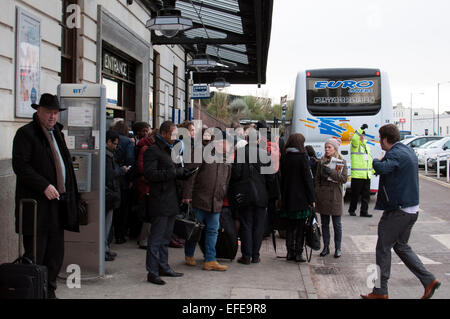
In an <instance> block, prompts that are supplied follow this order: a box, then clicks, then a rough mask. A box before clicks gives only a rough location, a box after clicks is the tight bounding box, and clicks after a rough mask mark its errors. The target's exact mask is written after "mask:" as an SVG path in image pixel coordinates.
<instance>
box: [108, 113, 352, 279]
mask: <svg viewBox="0 0 450 319" xmlns="http://www.w3.org/2000/svg"><path fill="white" fill-rule="evenodd" d="M180 127H182V128H184V129H186V130H187V131H188V132H189V135H190V138H191V141H190V142H191V143H184V142H183V136H180V135H179V134H178V129H179V128H180ZM233 129H234V131H233V132H234V136H232V137H231V138H230V136H229V134H228V133H226V132H225V131H223V130H221V129H219V128H208V127H206V126H203V127H202V131H201V138H202V143H201V147H202V148H204V147H206V146H207V145H208V144H210V143H214V152H216V153H217V154H214V155H215V156H219V157H222V159H223V161H213V162H212V163H211V162H210V161H205V160H204V159H202V160H201V161H195V160H194V145H195V143H194V138H195V136H196V127H195V125H194V123H193V122H190V121H185V122H184V123H182V124H180V125H178V126H177V125H175V124H173V123H172V122H170V121H166V122H164V123H163V124H162V125H161V127H160V128H159V129H153V130H152V128H151V127H150V126H149V125H148V124H147V123H144V122H138V123H135V124H134V125H133V127H132V132H133V133H134V134H131V135H130V130H129V128H128V127H127V125H126V124H125V123H124V121H119V122H117V123H115V124H114V125H113V126H112V127H111V128H110V130H109V131H108V133H107V143H106V145H107V174H106V175H107V178H106V181H107V185H106V197H107V198H106V203H107V214H106V216H107V217H106V221H107V222H106V234H107V240H106V250H105V251H106V255H105V260H106V261H112V260H114V258H115V257H116V256H117V254H116V253H114V252H112V251H111V250H110V249H109V245H110V244H111V242H112V240H113V238H115V243H116V244H122V243H124V242H126V240H127V238H130V239H136V241H137V245H138V247H139V248H143V249H146V250H147V263H146V265H147V266H146V267H147V271H148V281H150V282H153V283H156V284H164V281H163V280H162V279H161V278H160V277H161V276H164V275H165V276H181V275H182V274H181V273H177V272H175V271H173V270H172V269H171V268H170V266H169V264H168V247H177V248H181V247H184V250H185V261H186V264H187V265H190V266H195V265H196V261H195V258H194V253H195V249H196V245H197V242H195V241H194V242H193V241H189V240H188V241H185V240H184V239H181V238H178V237H177V235H175V234H174V233H173V228H174V222H175V218H176V216H177V214H179V213H180V209H183V208H185V207H187V206H188V205H190V206H191V207H192V210H193V212H194V215H195V217H196V219H197V220H198V221H200V222H202V223H203V224H205V236H204V237H205V252H204V255H205V259H204V264H203V269H205V270H216V271H225V270H227V266H225V265H221V264H219V263H218V261H217V260H216V251H215V246H216V242H217V237H218V230H219V217H220V213H221V212H222V211H223V210H229V211H231V214H232V216H233V219H234V225H235V228H236V232H237V233H238V236H239V239H240V243H241V253H242V256H241V257H240V258H238V260H237V261H238V262H239V263H242V264H245V265H250V264H252V263H259V262H260V260H261V259H260V248H261V244H262V241H263V239H264V236H267V225H269V228H273V226H274V223H275V220H280V219H282V220H288V221H289V222H287V223H285V224H286V230H285V234H286V235H285V237H286V248H287V260H289V261H291V260H292V261H297V262H305V261H306V259H305V258H304V256H303V255H304V254H303V246H304V231H305V222H306V220H307V218H308V217H309V216H310V214H311V212H312V211H313V210H316V211H317V212H318V213H319V214H320V215H321V222H322V230H323V241H324V249H323V251H322V252H321V254H320V256H325V255H327V254H329V245H330V230H329V223H330V219H332V222H333V227H334V243H335V254H334V257H336V258H338V257H340V256H341V238H342V226H341V221H340V216H341V215H342V214H343V184H344V183H345V182H346V181H347V165H346V164H344V165H343V167H344V169H343V171H341V172H337V171H335V170H331V169H330V168H329V167H328V166H329V163H330V160H331V158H332V157H337V158H339V159H341V160H343V161H344V163H345V160H344V159H343V158H342V156H341V155H340V154H339V152H338V149H339V146H340V141H339V140H337V139H329V140H328V141H326V143H325V154H324V156H323V157H322V158H319V159H318V158H317V157H316V156H315V152H314V149H312V147H310V146H307V147H305V138H304V136H303V135H302V134H292V135H290V136H289V138H288V139H287V141H286V142H285V141H284V139H283V138H279V137H274V138H271V136H270V128H268V127H267V124H266V123H265V121H259V122H258V123H257V124H249V125H245V126H241V125H239V124H234V125H233ZM261 129H265V132H264V134H260V132H261ZM214 130H215V131H214ZM217 132H219V134H216V133H217ZM251 134H255V135H254V136H256V138H255V139H251V138H249V135H251ZM230 140H232V141H234V143H229V142H230ZM185 141H186V140H185ZM186 142H187V141H186ZM177 143H182V144H183V146H182V147H181V150H182V151H181V152H180V156H181V157H183V158H184V160H183V161H182V162H183V164H180V163H178V164H176V163H174V161H173V160H172V157H171V152H172V150H173V149H174V148H175V145H176V144H177ZM185 144H186V145H190V147H191V152H190V153H189V152H184V153H183V149H184V147H185ZM261 150H263V152H264V154H266V155H267V156H269V157H271V161H272V162H275V163H276V164H275V166H274V170H273V171H272V172H270V173H262V168H263V167H264V166H268V165H269V164H267V163H266V164H264V163H263V161H262V159H261V158H260V156H259V155H257V156H256V160H251V157H252V155H251V154H261V153H260V152H261ZM186 153H187V155H186ZM238 153H241V154H243V157H242V159H243V160H241V161H238V160H237V156H238ZM202 154H203V153H202ZM186 156H191V158H190V159H189V160H187V159H186ZM184 162H186V164H184ZM272 164H273V163H272ZM242 183H244V185H251V187H250V188H252V189H253V192H250V191H249V193H248V194H246V195H247V197H248V198H246V199H245V200H244V199H243V198H242V201H245V202H246V204H245V205H244V204H243V203H240V202H239V197H237V199H236V198H235V197H233V196H231V195H230V194H231V193H232V192H233V189H234V188H238V187H239V185H242ZM245 183H247V184H245ZM245 187H247V186H245ZM247 188H248V187H247ZM244 195H245V194H244ZM148 215H150V216H151V217H150V220H149V219H148V218H145V216H148ZM330 216H331V217H330ZM111 220H112V221H111ZM148 221H150V222H148Z"/></svg>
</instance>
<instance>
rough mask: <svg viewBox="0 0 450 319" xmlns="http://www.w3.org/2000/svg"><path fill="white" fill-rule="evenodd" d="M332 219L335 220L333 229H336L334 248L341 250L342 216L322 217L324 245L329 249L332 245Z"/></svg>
mask: <svg viewBox="0 0 450 319" xmlns="http://www.w3.org/2000/svg"><path fill="white" fill-rule="evenodd" d="M330 218H331V219H332V220H333V229H334V248H335V249H341V242H342V223H341V216H329V215H322V214H321V215H320V220H321V222H322V236H323V245H324V246H325V247H328V246H329V245H330V237H331V236H330Z"/></svg>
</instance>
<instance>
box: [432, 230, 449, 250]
mask: <svg viewBox="0 0 450 319" xmlns="http://www.w3.org/2000/svg"><path fill="white" fill-rule="evenodd" d="M431 237H433V238H434V239H436V240H437V241H438V242H440V243H441V244H442V245H444V246H445V247H447V248H448V249H450V234H440V235H431Z"/></svg>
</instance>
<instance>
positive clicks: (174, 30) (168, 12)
mask: <svg viewBox="0 0 450 319" xmlns="http://www.w3.org/2000/svg"><path fill="white" fill-rule="evenodd" d="M145 26H146V27H147V29H150V30H154V31H155V33H156V34H157V35H163V36H165V37H168V38H172V37H174V36H176V35H177V34H178V32H179V31H183V30H187V29H190V28H192V26H193V23H192V20H191V19H189V18H183V17H182V16H181V11H180V10H178V9H175V8H163V9H161V10H159V11H158V14H157V16H156V17H154V18H151V19H150V20H148V21H147V24H146V25H145Z"/></svg>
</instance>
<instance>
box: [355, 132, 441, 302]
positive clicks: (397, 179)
mask: <svg viewBox="0 0 450 319" xmlns="http://www.w3.org/2000/svg"><path fill="white" fill-rule="evenodd" d="M379 133H380V144H381V148H382V149H383V150H384V151H386V154H385V155H384V157H383V158H382V159H374V160H373V168H374V170H375V172H376V174H378V175H380V183H379V186H378V197H377V202H376V204H375V209H377V210H383V211H384V212H383V216H382V217H381V219H380V222H379V224H378V241H377V248H376V262H377V265H378V267H379V279H380V281H379V283H380V284H379V285H378V286H377V285H376V286H375V287H374V288H373V291H372V293H370V294H368V295H361V297H362V298H363V299H387V298H388V287H387V283H388V280H389V276H390V272H391V248H394V251H395V253H396V254H397V255H398V256H399V257H400V259H401V260H402V261H403V263H404V264H405V265H406V267H408V269H409V270H410V271H411V272H412V273H413V274H414V275H415V276H416V277H417V278H419V280H420V282H421V283H422V285H423V286H424V288H425V293H424V295H423V297H422V299H429V298H431V296H432V295H433V293H434V291H435V290H436V289H437V288H439V286H440V285H441V283H440V282H439V281H438V280H437V279H436V278H435V277H434V275H433V274H432V273H430V272H429V271H427V270H426V269H425V267H424V265H423V263H422V262H421V261H420V259H419V258H418V257H417V255H416V254H415V253H414V251H413V250H412V249H411V247H410V246H409V245H408V240H409V236H410V235H411V231H412V228H413V226H414V223H415V222H416V221H417V218H418V216H419V172H418V167H419V166H418V162H417V157H416V155H415V154H414V151H413V150H412V149H411V148H410V147H408V146H406V145H404V144H402V143H400V131H399V130H398V128H397V126H395V125H394V124H387V125H384V126H382V127H381V128H380V130H379Z"/></svg>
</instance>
